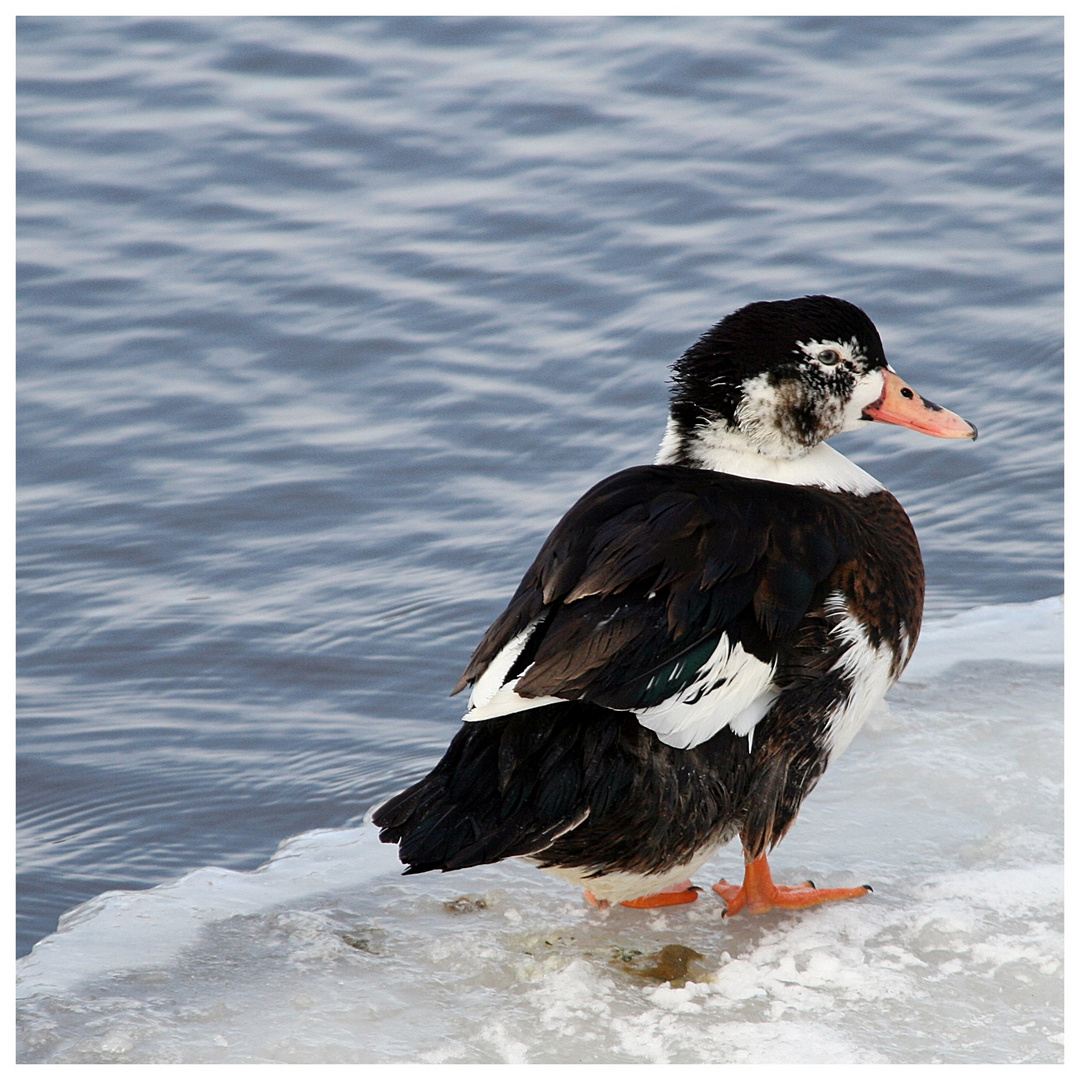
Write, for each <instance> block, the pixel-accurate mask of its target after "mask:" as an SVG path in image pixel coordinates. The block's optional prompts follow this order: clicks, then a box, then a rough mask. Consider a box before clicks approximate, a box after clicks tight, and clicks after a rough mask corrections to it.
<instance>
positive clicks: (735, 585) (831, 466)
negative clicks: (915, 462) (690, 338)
mask: <svg viewBox="0 0 1080 1080" xmlns="http://www.w3.org/2000/svg"><path fill="white" fill-rule="evenodd" d="M870 423H884V424H893V425H899V426H901V427H905V428H910V429H911V430H913V431H916V432H920V433H922V434H925V435H930V436H935V437H937V438H942V439H972V440H974V439H975V438H976V437H977V434H978V432H977V430H976V428H975V427H974V426H973V425H972V424H970V423H968V422H967V421H966V420H964V419H962V418H961V417H960V416H958V415H957V414H956V413H953V412H950V411H949V410H947V409H944V408H942V407H940V406H938V405H935V404H934V403H933V402H931V401H929V400H927V399H926V398H924V397H922V396H921V395H919V394H918V393H917V392H916V391H915V390H913V389H912V388H911V387H910V386H908V385H907V383H905V382H904V381H903V380H902V379H901V378H900V376H899V375H897V374H896V372H895V371H894V370H893V368H892V367H891V366H890V365H889V363H888V361H887V360H886V358H885V352H884V348H883V346H882V342H881V337H880V335H879V333H878V330H877V328H876V327H875V326H874V324H873V322H872V321H871V320H870V318H869V316H867V315H866V313H865V312H864V311H863V310H862V309H861V308H859V307H857V306H856V305H854V304H852V303H849V302H848V301H846V300H841V299H838V298H835V297H831V296H820V295H818V296H803V297H799V298H796V299H790V300H771V301H761V302H757V303H751V304H748V305H747V306H745V307H742V308H740V309H739V310H737V311H735V312H733V313H732V314H730V315H728V316H727V317H726V318H724V319H722V320H721V321H720V322H719V323H717V324H716V325H715V326H713V327H712V328H711V329H710V330H708V331H707V332H706V333H705V334H704V335H703V336H702V337H701V338H700V340H698V341H697V342H696V343H695V344H694V345H692V346H691V347H690V348H689V349H687V351H686V352H685V353H684V354H683V355H682V357H681V358H680V359H679V360H677V361H676V362H675V364H674V366H673V373H672V383H671V397H670V410H669V416H668V421H667V426H666V429H665V432H664V435H663V438H662V441H661V444H660V449H659V452H658V454H657V456H656V459H655V462H654V463H653V464H651V465H636V466H633V467H631V468H627V469H623V470H622V471H621V472H617V473H615V474H614V475H612V476H609V477H607V478H606V479H604V480H601V481H600V482H599V483H598V484H596V485H595V486H594V487H593V488H592V489H591V490H589V491H588V492H586V493H585V494H584V495H583V496H582V497H581V498H580V499H579V500H578V501H577V502H576V503H575V504H574V505H573V506H572V507H571V508H570V510H569V511H568V512H567V513H566V514H565V516H564V517H563V518H562V520H561V521H559V523H558V524H557V525H556V526H555V528H554V530H553V531H552V532H551V535H550V536H549V537H548V538H547V540H546V541H545V543H544V544H543V546H542V547H541V548H540V551H539V554H537V556H536V558H535V559H534V561H533V563H532V565H531V566H530V567H529V568H528V570H526V572H525V575H524V577H523V578H522V579H521V584H520V585H519V586H518V588H517V591H516V592H515V593H514V594H513V596H512V597H511V598H510V602H509V604H508V605H507V607H506V610H505V611H503V613H502V614H501V615H500V616H499V617H498V618H497V619H496V620H495V621H494V622H493V623H492V624H491V627H490V628H489V629H488V631H487V633H486V634H485V635H484V636H483V638H482V639H481V641H480V643H479V645H478V646H477V647H476V650H475V652H474V653H473V655H472V658H471V659H470V661H469V663H468V665H467V666H466V668H465V671H464V673H463V674H462V676H461V679H460V680H459V682H458V684H457V686H456V687H455V688H454V693H457V692H459V691H462V690H464V689H466V688H469V689H470V697H469V701H468V708H467V711H466V712H465V715H464V717H463V722H462V726H461V728H460V730H459V731H458V733H457V734H456V735H455V736H454V738H453V740H452V741H451V742H450V745H449V747H448V748H447V750H446V752H445V754H444V756H443V757H442V759H441V760H440V761H439V763H438V764H437V765H436V766H435V767H434V768H433V769H432V770H431V771H430V772H429V773H428V774H427V775H426V776H425V777H423V779H421V780H419V781H417V782H416V783H415V784H413V785H412V786H411V787H409V788H407V789H406V790H405V791H403V792H401V793H400V794H398V795H395V796H394V797H393V798H391V799H389V800H388V801H387V802H385V803H384V804H382V805H381V806H380V807H378V808H377V810H376V811H375V813H374V814H373V816H372V820H373V822H374V824H375V825H376V826H377V827H378V828H379V829H380V834H379V835H380V839H381V840H382V841H383V842H384V843H391V844H397V845H398V855H399V858H400V860H401V862H402V863H403V864H404V865H405V866H406V870H405V873H406V874H420V873H426V872H429V871H434V870H439V871H444V872H445V871H452V870H458V869H461V868H464V867H469V866H477V865H482V864H488V863H494V862H498V861H500V860H503V859H508V858H515V857H516V858H519V859H523V860H526V861H527V862H529V863H531V864H533V865H535V866H536V867H539V868H540V869H541V870H544V871H546V872H548V873H549V874H552V875H554V876H556V877H558V878H561V879H563V880H565V881H567V882H570V883H571V884H573V885H575V886H578V887H580V888H582V889H584V890H585V898H586V900H588V902H589V903H591V904H593V905H594V906H596V907H601V908H606V907H609V906H610V905H611V904H615V903H617V904H622V905H624V906H626V907H633V908H658V907H668V906H674V905H678V904H685V903H690V902H692V901H694V900H695V899H697V896H698V894H699V893H700V892H701V891H702V890H701V889H699V888H698V887H696V886H694V885H693V884H692V875H693V874H694V872H695V871H697V870H698V869H699V868H700V867H701V866H702V865H703V864H704V863H705V862H706V861H707V860H708V859H709V858H710V857H711V856H712V855H713V854H714V853H715V852H716V851H717V849H718V848H720V847H721V846H722V845H724V844H727V843H729V842H730V841H732V840H733V839H734V838H735V837H736V836H737V837H738V838H739V841H740V843H741V845H742V853H743V861H744V876H743V881H742V883H741V884H738V885H736V884H733V883H729V882H727V881H726V880H721V881H719V882H717V883H716V884H715V885H713V890H714V891H715V892H716V893H717V894H718V895H719V896H720V898H721V899H722V900H723V901H724V904H725V910H724V914H725V915H728V916H730V915H736V914H738V913H739V912H745V913H747V914H760V913H762V912H765V911H769V910H772V909H774V908H780V909H800V908H806V907H812V906H814V905H817V904H821V903H825V902H828V901H833V900H843V899H853V898H856V897H860V896H864V895H865V894H866V893H867V892H869V891H872V890H871V888H870V886H869V885H864V886H859V887H855V888H831V889H830V888H818V887H816V886H815V885H814V884H813V883H812V882H802V883H798V884H793V885H778V884H776V883H775V882H774V881H773V878H772V872H771V869H770V867H769V862H768V856H769V853H770V852H771V851H772V850H773V848H775V846H776V845H777V844H778V843H779V842H780V840H781V839H782V838H783V837H784V836H785V835H786V833H787V832H788V830H789V829H790V828H791V827H792V825H793V824H794V822H795V819H796V817H797V815H798V813H799V809H800V807H801V805H802V802H803V800H804V799H805V798H806V797H807V795H809V794H810V792H811V791H812V790H813V789H814V786H815V785H816V784H817V782H818V781H819V780H820V778H821V776H822V775H823V774H824V772H825V770H826V769H827V768H828V766H829V765H830V763H831V762H833V761H834V760H835V759H836V758H837V757H838V756H839V755H840V754H841V753H842V752H843V751H844V749H845V748H846V747H847V746H848V745H849V744H850V743H851V741H852V739H853V738H854V737H855V735H856V734H857V733H858V731H859V729H860V727H861V726H862V725H863V723H864V721H865V720H866V718H867V716H868V715H869V714H870V713H871V712H872V711H873V710H874V708H875V707H876V706H877V705H878V703H879V702H880V701H881V699H882V698H883V697H884V695H885V693H886V692H887V691H888V689H889V688H890V687H891V686H892V685H893V684H894V683H895V682H896V680H897V679H898V678H899V677H900V674H901V673H902V672H903V670H904V667H905V665H906V664H907V663H908V661H909V660H910V659H911V655H912V652H913V650H914V648H915V644H916V641H917V640H918V636H919V628H920V624H921V621H922V610H923V597H924V591H925V573H924V568H923V561H922V557H921V554H920V551H919V543H918V540H917V538H916V535H915V530H914V528H913V527H912V524H911V521H910V520H909V518H908V516H907V514H906V513H905V512H904V510H903V508H902V507H901V505H900V503H899V502H898V501H897V499H896V498H895V497H894V496H893V495H892V494H891V493H890V492H889V491H888V490H886V488H885V487H884V486H883V485H882V484H881V483H879V482H878V481H877V480H875V479H874V478H873V477H872V476H871V475H870V474H869V473H867V472H866V471H864V470H863V469H862V468H860V467H859V466H858V465H856V464H855V463H854V462H853V461H851V460H850V459H848V458H847V457H845V456H844V455H842V454H841V453H839V452H838V451H837V450H835V449H834V448H833V447H831V446H829V445H828V442H827V440H829V439H830V438H832V437H833V436H836V435H839V434H841V433H842V432H851V431H858V430H860V429H863V428H865V427H866V425H868V424H870Z"/></svg>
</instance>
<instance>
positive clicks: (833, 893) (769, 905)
mask: <svg viewBox="0 0 1080 1080" xmlns="http://www.w3.org/2000/svg"><path fill="white" fill-rule="evenodd" d="M713 892H716V893H719V894H720V895H721V896H722V897H723V898H724V900H726V901H727V909H726V910H725V912H724V915H725V917H726V916H730V915H738V913H739V912H740V911H745V912H746V913H747V914H748V915H761V914H762V913H763V912H766V911H771V910H772V909H773V908H805V907H814V906H815V905H816V904H824V903H825V902H826V901H828V900H851V899H854V898H855V897H857V896H865V895H866V894H867V893H868V892H873V889H871V888H870V886H869V885H860V886H858V887H857V888H854V889H818V888H815V886H814V883H813V882H812V881H804V882H803V883H802V884H801V885H775V884H773V879H772V873H771V872H770V870H769V862H768V859H766V857H765V856H764V855H759V856H758V857H757V858H756V859H754V861H753V862H749V863H747V864H746V873H745V876H744V877H743V883H742V885H741V886H738V885H732V884H730V883H729V882H727V881H725V880H724V879H723V878H721V879H720V881H718V882H717V883H716V884H715V885H714V886H713Z"/></svg>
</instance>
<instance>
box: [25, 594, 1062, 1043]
mask: <svg viewBox="0 0 1080 1080" xmlns="http://www.w3.org/2000/svg"><path fill="white" fill-rule="evenodd" d="M1061 610H1062V608H1061V603H1060V601H1059V600H1047V601H1040V602H1038V603H1035V604H1029V605H1006V606H998V607H990V608H982V609H977V610H975V611H971V612H965V613H963V614H961V615H959V616H957V617H955V618H953V619H951V620H946V621H941V622H938V623H935V624H931V625H930V626H929V627H927V629H926V631H925V633H924V637H923V640H922V642H921V644H920V647H919V654H918V655H919V657H920V659H919V660H918V661H916V662H915V664H914V665H913V668H912V669H911V672H910V674H909V675H908V676H906V677H905V679H904V680H903V681H902V682H901V683H900V684H899V686H897V687H896V688H895V689H894V691H893V692H892V693H891V694H890V696H889V703H888V707H887V708H883V709H882V710H880V711H879V713H878V714H877V715H876V716H875V717H874V718H873V719H872V721H871V722H870V723H869V724H868V726H867V728H866V729H865V730H864V731H863V732H862V733H861V735H860V736H859V738H858V739H857V740H856V741H855V743H854V744H853V745H852V747H851V748H850V749H849V751H848V752H847V754H846V755H845V756H844V757H843V758H842V759H841V760H840V761H839V762H838V763H836V764H835V766H834V767H833V768H832V769H831V770H830V772H829V773H828V774H827V776H826V777H825V779H824V780H823V781H822V783H821V785H820V786H819V788H818V789H817V791H815V792H814V794H813V795H812V796H811V797H810V799H809V800H808V802H807V804H806V806H805V808H804V810H803V813H802V815H801V816H800V819H799V822H798V823H797V825H796V827H795V829H794V831H793V832H792V834H791V835H790V836H789V837H788V838H787V839H786V840H785V841H784V843H783V844H782V845H781V846H780V848H779V849H778V850H777V852H776V855H775V857H774V860H773V863H774V869H775V872H776V875H777V879H778V880H784V881H795V880H802V879H804V878H806V877H812V878H813V879H814V880H815V881H816V883H817V884H819V885H854V884H860V883H862V882H870V883H871V884H872V885H873V887H874V889H875V892H874V894H873V895H872V896H869V897H867V898H865V899H863V900H859V901H852V902H846V903H841V904H835V905H831V906H825V907H821V908H817V909H812V910H809V911H805V912H798V913H786V914H784V913H775V912H774V913H770V914H769V915H766V916H761V917H757V918H746V917H738V918H736V919H733V920H731V921H730V922H726V921H724V920H723V919H722V918H721V914H720V913H721V910H722V904H721V902H720V900H719V899H718V898H717V897H716V896H715V895H714V894H713V893H711V891H706V892H705V893H704V894H703V895H702V896H701V897H700V899H699V900H698V902H697V903H695V904H693V905H690V906H687V907H681V908H674V909H668V910H666V911H661V912H642V911H631V910H627V909H624V908H615V909H612V910H610V911H606V912H600V911H596V910H593V909H591V908H589V907H587V906H586V905H585V904H584V903H583V902H582V900H581V898H580V896H579V895H578V894H577V893H575V892H573V891H571V890H570V889H568V888H567V887H566V886H565V885H563V884H562V883H561V882H558V881H555V880H553V879H551V878H548V877H547V876H546V875H543V874H541V873H538V872H537V871H535V870H533V869H531V868H528V867H526V866H524V865H519V864H509V865H499V866H495V867H484V868H477V869H473V870H468V871H462V872H458V873H456V874H453V875H426V876H422V877H413V878H402V877H400V876H399V870H400V867H399V866H398V864H397V862H396V860H395V855H394V849H392V848H389V847H387V846H384V845H381V844H379V843H378V840H377V837H376V835H375V832H374V830H373V829H372V828H370V827H369V826H363V827H360V828H354V829H345V830H327V831H322V832H314V833H308V834H306V835H303V836H300V837H297V838H294V839H293V840H290V841H288V842H286V843H285V844H283V845H282V847H281V849H280V850H279V851H278V853H277V855H276V856H275V857H274V858H273V859H272V860H271V861H270V862H269V863H268V864H267V865H265V866H264V867H262V868H260V869H259V870H257V871H254V872H251V873H236V872H233V871H229V870H222V869H213V868H211V869H203V870H198V871H196V872H194V873H192V874H189V875H187V876H185V877H183V878H181V879H179V880H178V881H175V882H172V883H169V884H166V885H162V886H159V887H157V888H155V889H152V890H150V891H147V892H113V893H108V894H105V895H104V896H101V897H99V898H97V899H95V900H93V901H91V902H89V903H87V904H85V905H83V906H82V907H80V908H78V909H76V910H75V911H73V912H71V913H69V914H68V915H67V916H66V917H65V918H64V919H63V920H62V922H61V926H60V928H59V930H58V932H57V933H55V934H53V935H52V936H50V937H49V938H46V939H45V940H44V941H43V942H41V943H39V944H38V946H37V947H36V948H35V950H34V952H33V953H32V954H31V955H30V956H29V957H27V958H24V959H23V960H22V961H20V982H19V995H20V1003H21V1006H20V1012H21V1017H20V1042H21V1046H20V1059H21V1060H23V1061H28V1062H29V1061H35V1062H43V1061H52V1062H110V1061H116V1062H121V1061H124V1062H156V1061H157V1062H168V1061H176V1062H241V1061H254V1062H350V1061H352V1062H393V1061H401V1062H570V1061H573V1062H586V1063H587V1062H616V1063H617V1062H628V1063H633V1062H637V1063H642V1062H646V1063H647V1062H773V1063H783V1062H792V1063H803V1064H806V1063H815V1062H848V1063H866V1062H984V1063H985V1062H1056V1061H1060V1060H1061V1059H1062V1053H1063V1045H1062V1027H1063V1020H1062V985H1061V979H1062V926H1061V923H1062V906H1063V877H1062V828H1061V796H1062V782H1063V777H1062V757H1061V708H1062V697H1061V694H1062V690H1061V679H1062V648H1061ZM1009 628H1011V629H1012V632H1011V633H1009V632H1008V630H1009ZM973 657H979V659H973ZM738 873H739V865H738V857H737V852H736V851H735V849H733V848H728V849H725V850H723V851H721V852H720V853H719V855H718V856H717V857H716V858H715V859H714V860H713V861H712V863H710V864H709V866H707V867H705V868H703V870H702V871H701V872H700V874H699V875H698V879H697V881H698V884H701V885H708V884H710V883H711V882H712V881H715V880H716V879H717V878H718V877H720V876H728V877H734V876H736V875H737V874H738ZM670 946H683V947H684V950H683V952H682V955H683V956H684V957H686V956H689V957H690V960H689V963H688V964H687V965H684V967H685V970H682V971H680V970H678V965H676V966H675V970H672V971H669V972H667V973H664V972H659V973H657V972H653V974H652V975H651V976H650V975H647V974H643V973H642V972H643V971H647V970H648V969H650V968H655V967H656V960H655V957H656V955H657V954H658V953H659V952H660V951H661V950H662V949H664V948H665V947H670ZM686 950H693V953H696V954H698V958H695V957H694V956H693V954H692V953H689V952H687V951H686ZM669 952H670V949H669ZM665 974H666V975H667V976H668V977H667V978H662V976H664V975H665Z"/></svg>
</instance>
